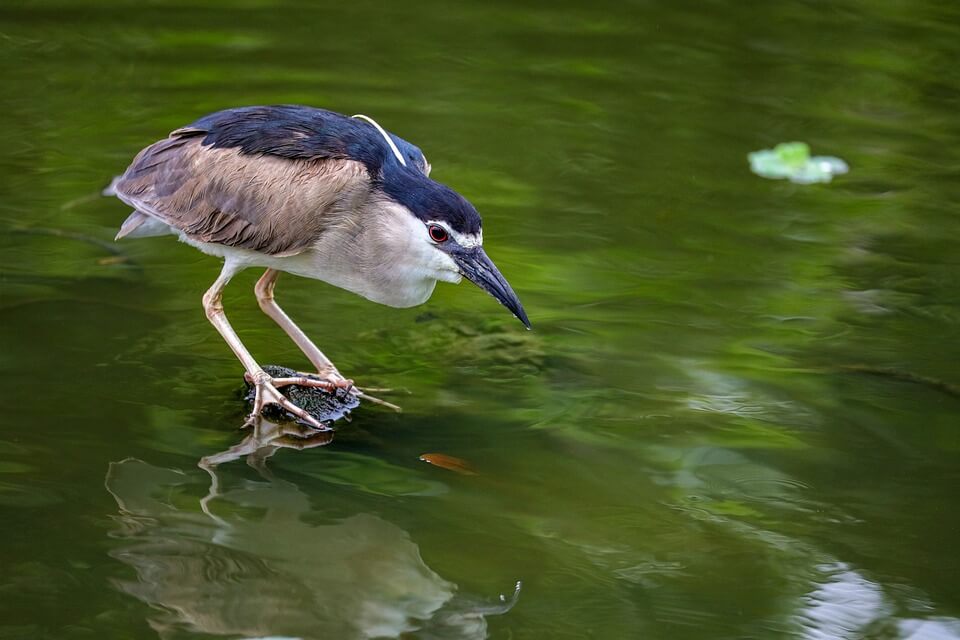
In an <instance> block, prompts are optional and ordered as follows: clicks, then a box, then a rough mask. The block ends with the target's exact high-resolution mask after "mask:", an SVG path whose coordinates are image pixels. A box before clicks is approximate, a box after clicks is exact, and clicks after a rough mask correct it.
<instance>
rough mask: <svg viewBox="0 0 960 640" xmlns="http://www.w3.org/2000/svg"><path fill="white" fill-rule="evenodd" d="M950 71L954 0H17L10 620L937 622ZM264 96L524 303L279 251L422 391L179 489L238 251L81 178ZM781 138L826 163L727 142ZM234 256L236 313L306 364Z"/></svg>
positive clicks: (0, 435)
mask: <svg viewBox="0 0 960 640" xmlns="http://www.w3.org/2000/svg"><path fill="white" fill-rule="evenodd" d="M958 59H960V5H957V3H956V2H950V1H934V0H909V1H908V0H899V1H896V0H877V1H869V2H868V1H866V0H861V1H853V0H840V1H838V2H831V3H824V2H777V3H773V2H770V3H746V2H732V1H730V2H720V1H706V2H704V1H698V2H692V1H689V2H688V1H680V2H608V1H606V0H600V1H596V2H592V3H573V2H563V1H561V2H551V3H546V2H543V3H537V2H527V3H513V2H462V3H446V2H423V3H377V2H370V1H368V0H357V1H354V2H346V3H332V2H315V3H314V2H282V1H271V0H248V1H238V2H220V1H214V0H207V1H204V2H186V1H184V2H160V1H153V2H143V1H136V2H134V1H128V2H127V1H115V2H107V1H96V2H95V1H90V0H62V1H61V2H54V1H42V2H20V1H17V0H5V1H4V2H3V3H2V4H0V80H2V87H3V88H2V91H0V148H2V149H3V151H2V153H0V338H2V344H0V376H2V385H3V386H2V392H0V397H2V399H3V401H4V405H5V406H4V411H3V414H2V416H0V523H2V524H0V638H31V639H34V638H57V639H72V638H151V637H162V638H214V637H229V638H259V637H267V636H285V637H296V638H304V639H307V638H344V639H349V638H366V637H399V636H402V637H407V638H482V637H486V636H489V637H492V638H515V639H518V640H519V639H521V638H665V639H671V640H678V639H698V638H704V639H706V638H710V639H713V638H738V639H741V638H883V639H889V638H914V639H915V640H924V639H931V638H937V639H939V638H960V588H958V582H957V576H958V575H960V551H958V549H957V540H958V539H960V515H958V512H957V509H956V497H957V487H958V486H960V420H958V418H960V398H958V390H957V386H956V385H960V365H958V356H960V347H958V344H960V329H958V328H960V306H958V302H960V286H958V285H960V250H958V240H957V239H958V237H960V218H958V202H960V179H958V178H960V151H958V150H960V126H958V119H957V117H958V116H957V114H958V111H960V98H958V96H960V66H958V65H957V60H958ZM275 103H302V104H308V105H313V106H321V107H325V108H329V109H333V110H336V111H341V112H345V113H347V114H352V113H366V114H368V115H371V116H373V117H375V118H377V120H378V121H379V122H380V123H381V124H382V125H383V126H385V127H386V128H388V129H390V130H391V131H393V132H395V133H397V134H398V135H400V136H402V137H404V138H406V139H408V140H410V141H412V142H414V143H416V144H418V145H419V146H420V147H421V148H422V149H423V150H424V152H425V154H426V156H427V158H428V159H429V160H430V162H431V163H432V164H433V168H434V172H433V176H432V177H434V178H435V179H437V180H439V181H441V182H443V183H445V184H448V185H450V186H452V187H453V188H455V189H456V190H458V191H459V192H460V193H462V194H463V195H465V196H466V197H467V198H468V199H470V200H471V201H472V202H473V203H474V204H475V205H476V206H477V207H478V209H479V210H480V212H481V213H482V215H483V216H484V236H485V240H486V246H487V250H488V252H489V253H490V255H491V256H492V257H493V258H494V260H496V261H497V263H498V265H499V266H500V268H501V270H502V271H503V272H504V274H505V275H506V276H507V278H508V279H509V280H510V282H511V283H512V284H513V286H514V288H515V289H516V291H517V292H518V294H519V295H520V297H521V299H522V300H523V302H524V305H525V306H526V309H527V311H528V313H529V315H530V318H531V320H532V322H533V325H534V331H532V332H526V331H524V330H523V328H522V327H521V325H520V323H518V322H516V320H514V319H513V318H511V317H509V314H508V313H506V312H505V311H504V310H503V309H502V308H501V307H499V306H498V305H497V304H496V303H495V302H494V301H492V300H491V299H489V298H488V297H487V296H485V295H484V294H483V293H482V292H481V291H479V290H478V289H476V288H475V287H472V286H470V285H462V286H459V287H452V286H449V285H440V286H439V287H438V290H437V292H436V294H435V295H434V297H433V298H432V299H431V300H430V302H429V303H427V304H426V305H425V306H423V307H420V308H416V309H409V310H394V309H388V308H385V307H380V306H377V305H374V304H372V303H369V302H367V301H365V300H363V299H361V298H359V297H356V296H353V295H351V294H348V293H346V292H343V291H339V290H336V289H333V288H331V287H329V286H327V285H325V284H322V283H320V282H315V281H309V280H303V279H298V278H294V277H284V278H282V279H281V280H280V284H279V286H278V299H279V300H280V302H281V303H282V304H283V305H284V307H285V308H286V309H287V310H288V311H289V312H290V314H291V315H292V316H293V317H294V318H295V319H296V320H297V321H298V322H299V323H300V324H301V326H302V327H304V329H305V330H306V331H307V333H308V334H310V335H311V336H313V337H314V338H315V339H316V340H317V342H318V343H319V345H320V346H321V347H322V348H324V350H325V351H326V352H327V354H328V355H329V356H331V358H332V359H333V360H334V361H335V362H336V363H337V364H338V366H339V367H340V369H341V370H342V371H343V372H344V373H345V374H346V375H348V376H349V377H353V378H355V379H356V380H357V381H358V383H360V384H367V385H370V386H385V387H393V388H396V389H399V390H400V393H397V394H393V395H391V396H389V399H390V400H393V401H395V402H399V403H400V404H402V405H403V407H404V410H405V411H404V412H403V413H402V414H393V413H390V412H388V411H383V410H380V409H378V408H375V407H364V408H361V409H360V410H359V411H357V412H356V413H355V415H354V420H353V422H351V423H349V424H348V423H341V424H340V427H339V432H338V434H337V437H336V440H335V441H334V442H333V443H332V444H330V445H328V446H326V447H323V448H314V449H310V450H305V451H292V450H285V451H281V452H279V453H277V455H276V456H275V457H273V458H271V459H270V460H269V461H268V462H267V463H266V464H267V467H268V471H267V472H265V474H263V475H262V474H261V473H258V472H257V471H256V470H255V469H253V468H251V467H250V466H248V465H246V464H243V462H242V461H236V462H232V463H228V464H223V465H221V466H220V467H219V470H218V471H217V472H216V474H215V477H216V481H217V482H218V483H219V484H218V487H219V489H218V490H219V494H220V495H218V496H217V497H215V498H214V499H212V500H204V501H203V503H202V504H201V499H203V498H204V496H206V495H208V491H209V490H210V489H209V487H210V483H211V476H210V475H208V474H207V473H206V472H205V471H204V470H202V469H200V468H198V467H197V463H198V461H199V460H200V459H201V458H202V457H204V456H210V455H213V454H216V453H217V452H220V451H223V450H227V449H228V448H230V447H232V446H234V445H236V444H237V443H239V442H240V441H241V440H242V439H243V438H244V436H245V435H246V434H245V433H242V432H240V431H239V430H238V427H239V425H240V423H241V422H242V420H243V415H244V412H245V407H244V405H243V403H242V401H241V400H240V398H239V390H240V388H241V386H242V383H241V374H242V371H241V369H240V366H239V364H238V363H237V362H236V360H235V359H234V358H233V356H232V354H231V353H230V352H229V350H228V349H227V347H226V346H225V345H224V344H223V342H222V341H221V340H220V339H219V337H218V336H217V335H216V333H215V331H214V330H213V329H212V328H211V327H210V326H209V325H208V323H207V321H206V319H205V317H204V315H203V312H202V310H201V307H200V296H201V295H202V293H203V291H204V290H205V289H206V288H207V287H208V286H209V284H210V283H211V282H212V280H213V279H214V277H215V276H216V273H217V270H218V265H217V263H216V261H215V260H214V259H212V258H209V257H206V256H203V255H201V254H200V253H198V252H196V251H195V250H193V249H191V248H190V247H188V246H186V245H183V244H180V243H178V242H176V241H175V240H173V239H172V238H156V239H145V240H135V241H127V242H123V243H119V244H116V245H115V244H113V242H112V238H113V235H114V233H115V232H116V229H117V228H118V226H119V224H120V223H121V222H122V220H123V219H124V217H125V216H126V215H127V213H128V210H127V209H126V208H125V207H123V206H122V205H121V204H120V203H119V202H118V201H116V200H114V199H108V198H101V197H100V196H99V192H100V190H101V189H102V188H103V187H104V186H105V185H106V184H107V183H108V182H109V180H110V179H111V177H112V176H114V175H116V174H118V173H120V172H122V171H123V169H124V168H125V167H126V165H127V163H128V162H129V161H130V159H131V158H132V157H133V155H134V154H135V153H136V152H137V151H138V150H139V149H140V148H142V147H143V146H145V145H147V144H149V143H150V142H152V141H154V140H156V139H158V138H160V137H163V136H165V135H166V133H167V132H168V131H170V130H171V129H174V128H176V127H178V126H181V125H183V124H186V123H188V122H191V121H193V120H194V119H196V118H197V117H199V116H200V115H203V114H205V113H208V112H210V111H214V110H217V109H221V108H225V107H231V106H239V105H248V104H275ZM788 140H803V141H805V142H807V143H809V144H810V145H811V147H812V149H813V152H814V153H818V154H821V153H822V154H827V155H836V156H839V157H841V158H843V159H845V160H846V161H847V162H848V163H849V164H850V166H851V172H850V174H848V175H846V176H841V177H840V178H838V179H837V180H835V181H834V182H833V183H832V184H829V185H811V186H797V185H792V184H790V183H787V182H775V181H768V180H764V179H762V178H759V177H757V176H754V175H752V174H751V173H750V172H749V169H748V166H747V161H746V155H747V153H748V152H750V151H753V150H757V149H761V148H766V147H772V146H773V145H774V144H776V143H778V142H783V141H788ZM257 275H258V274H256V273H254V272H253V271H250V272H248V273H244V274H242V275H241V276H239V277H238V278H237V279H236V280H235V282H234V284H232V286H231V287H230V288H229V289H228V290H227V296H226V300H225V303H226V305H227V311H228V314H229V315H230V318H231V320H232V321H233V323H234V325H235V326H236V327H237V328H238V331H239V333H240V335H241V337H242V339H243V340H244V341H245V342H246V343H247V345H248V346H249V347H250V348H251V350H252V351H253V353H254V354H255V355H256V356H257V357H259V358H260V360H261V361H262V362H264V363H276V364H284V365H287V366H296V367H304V366H305V362H304V360H303V358H302V356H301V355H300V354H299V352H298V351H297V350H296V347H294V345H292V344H291V343H290V342H289V341H288V340H287V339H286V338H285V336H283V334H282V333H281V332H280V331H279V330H278V329H277V328H276V327H275V326H273V325H272V323H271V322H270V321H269V320H268V319H267V318H266V317H265V316H263V315H262V314H261V313H260V312H259V310H258V309H257V306H256V303H255V301H254V298H253V296H252V286H253V282H254V281H255V279H256V277H257ZM423 453H443V454H446V455H450V456H456V457H458V458H462V459H464V460H466V461H467V462H468V463H469V465H470V466H471V467H472V468H473V469H474V470H475V471H476V473H477V474H476V475H460V474H457V473H454V472H452V471H450V470H447V469H443V468H439V467H436V466H430V465H427V464H425V463H424V462H421V461H419V460H418V456H419V455H420V454H423ZM262 455H265V454H261V457H262ZM254 464H256V459H255V460H254ZM204 509H206V513H205V512H204ZM517 580H522V581H523V589H522V591H521V594H520V597H519V601H518V603H517V604H516V606H515V607H514V608H513V609H512V610H511V611H509V612H508V613H506V614H504V615H495V614H499V613H501V609H502V608H503V607H501V606H498V605H499V601H498V599H497V595H498V594H501V593H502V594H510V593H511V592H512V591H513V585H514V582H515V581H517Z"/></svg>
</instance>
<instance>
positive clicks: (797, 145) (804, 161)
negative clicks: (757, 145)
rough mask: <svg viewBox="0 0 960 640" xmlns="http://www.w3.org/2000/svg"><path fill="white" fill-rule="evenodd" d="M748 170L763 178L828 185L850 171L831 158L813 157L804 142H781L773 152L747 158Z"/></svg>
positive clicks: (751, 154)
mask: <svg viewBox="0 0 960 640" xmlns="http://www.w3.org/2000/svg"><path fill="white" fill-rule="evenodd" d="M747 159H748V160H749V161H750V170H751V171H753V172H754V173H755V174H757V175H758V176H760V177H762V178H770V179H773V180H782V179H784V178H786V179H787V180H790V182H795V183H797V184H813V183H815V182H830V181H831V180H833V176H835V175H839V174H842V173H846V172H847V171H849V167H848V166H847V163H846V162H844V161H843V160H841V159H840V158H835V157H833V156H812V157H811V155H810V146H809V145H808V144H807V143H805V142H781V143H780V144H778V145H777V146H776V147H774V148H773V149H763V150H761V151H754V152H752V153H749V154H747Z"/></svg>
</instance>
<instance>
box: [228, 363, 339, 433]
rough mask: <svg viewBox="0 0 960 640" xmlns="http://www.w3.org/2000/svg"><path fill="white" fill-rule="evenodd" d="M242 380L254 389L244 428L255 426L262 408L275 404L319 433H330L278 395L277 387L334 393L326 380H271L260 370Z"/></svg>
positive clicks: (328, 429) (295, 378) (328, 428)
mask: <svg viewBox="0 0 960 640" xmlns="http://www.w3.org/2000/svg"><path fill="white" fill-rule="evenodd" d="M244 378H245V379H246V380H247V382H249V383H250V384H252V385H253V386H254V388H255V389H256V391H255V392H254V394H255V395H254V399H253V410H252V411H251V412H250V415H249V416H247V421H246V422H245V423H244V424H243V426H244V427H247V426H251V425H254V424H256V421H257V418H258V417H259V416H260V414H261V412H262V411H263V408H264V407H265V406H266V405H268V404H276V405H279V406H280V407H281V408H283V409H284V410H285V411H287V412H288V413H290V414H292V415H294V416H296V417H297V418H298V419H300V420H301V421H303V422H304V423H306V424H307V425H309V426H311V427H313V428H314V429H317V430H319V431H330V427H328V426H326V425H324V424H323V423H322V422H320V421H319V420H317V419H316V418H314V417H313V416H312V415H310V414H309V413H307V412H306V411H304V410H303V409H301V408H300V407H298V406H297V405H295V404H293V403H292V402H291V401H290V400H289V399H288V398H287V397H286V396H284V395H283V394H282V393H280V391H279V390H278V387H284V386H287V385H291V384H296V385H301V386H304V387H319V388H322V389H324V390H325V391H328V392H335V391H336V389H337V388H338V387H337V385H336V384H335V383H333V382H330V381H327V380H319V379H316V378H307V377H301V376H294V377H288V378H271V377H270V375H269V374H268V373H267V372H266V371H262V370H261V371H257V372H255V373H253V374H251V373H246V374H245V375H244ZM347 382H349V381H347ZM352 386H353V383H352V382H350V387H352Z"/></svg>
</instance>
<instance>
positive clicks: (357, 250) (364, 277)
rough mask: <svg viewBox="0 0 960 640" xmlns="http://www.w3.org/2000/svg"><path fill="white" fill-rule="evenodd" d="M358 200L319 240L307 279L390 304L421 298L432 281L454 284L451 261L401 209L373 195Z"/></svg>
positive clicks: (426, 296) (455, 277) (400, 304)
mask: <svg viewBox="0 0 960 640" xmlns="http://www.w3.org/2000/svg"><path fill="white" fill-rule="evenodd" d="M358 204H360V203H354V205H355V206H354V208H352V210H351V211H344V212H343V213H342V215H339V216H337V220H336V222H334V223H333V224H332V225H331V227H329V228H328V229H327V230H325V231H324V233H323V234H321V235H320V237H319V238H318V240H317V242H316V243H315V245H314V247H313V251H312V252H311V253H312V258H311V261H312V266H313V269H314V270H315V272H314V275H313V276H312V277H315V278H319V279H320V280H324V281H325V282H329V283H330V284H332V285H335V286H338V287H341V288H344V289H347V290H349V291H352V292H354V293H357V294H359V295H361V296H363V297H365V298H368V299H370V300H373V301H374V302H379V303H381V304H385V305H388V306H391V307H412V306H416V305H418V304H422V303H424V302H426V301H427V300H428V299H429V298H430V295H431V294H432V293H433V289H434V287H435V286H436V283H437V280H444V281H448V282H459V280H460V275H459V273H458V272H457V270H456V265H455V264H454V263H453V261H452V260H451V259H450V258H449V256H447V255H446V254H444V253H443V252H441V251H438V250H437V249H436V248H435V247H434V246H433V245H431V244H430V242H429V240H428V236H427V233H426V229H425V227H424V224H423V223H422V222H421V221H420V220H418V219H416V218H415V217H414V216H413V215H412V214H411V213H410V212H409V211H407V210H406V209H405V208H404V207H402V206H401V205H398V204H396V203H394V202H391V201H390V200H389V199H385V198H378V197H376V196H371V197H370V198H368V199H367V200H366V201H365V202H363V203H362V205H360V206H356V205H358Z"/></svg>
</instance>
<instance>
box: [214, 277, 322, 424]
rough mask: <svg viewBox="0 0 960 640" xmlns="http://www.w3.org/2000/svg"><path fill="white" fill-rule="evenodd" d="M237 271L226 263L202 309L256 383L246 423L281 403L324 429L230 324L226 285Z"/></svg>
mask: <svg viewBox="0 0 960 640" xmlns="http://www.w3.org/2000/svg"><path fill="white" fill-rule="evenodd" d="M237 271H239V269H237V268H236V266H235V265H231V264H230V263H229V262H226V263H224V265H223V270H222V271H221V272H220V276H219V277H218V278H217V279H216V281H215V282H214V283H213V285H212V286H211V287H210V288H209V289H208V290H207V292H206V293H205V294H203V310H204V311H205V312H206V314H207V319H208V320H210V324H212V325H213V326H214V328H216V330H217V331H218V332H220V335H221V336H223V339H224V340H225V341H226V343H227V344H228V345H229V346H230V349H232V350H233V353H234V354H236V356H237V358H238V359H239V360H240V362H241V363H243V367H244V368H245V369H246V370H247V377H248V378H249V380H250V381H251V383H252V384H254V385H255V388H256V392H255V396H254V401H253V411H252V412H251V413H250V416H249V417H248V418H247V424H251V423H252V422H253V421H254V420H255V419H256V417H257V416H258V415H260V412H261V411H263V407H264V405H267V404H278V405H280V406H281V407H283V408H284V409H285V410H286V411H289V412H290V413H292V414H293V415H295V416H296V417H298V418H300V419H301V420H303V421H304V422H306V423H307V424H309V425H310V426H312V427H315V428H317V429H322V428H323V425H322V424H320V422H319V421H318V420H317V419H316V418H314V417H313V416H311V415H310V414H309V413H307V412H306V411H304V410H303V409H301V408H300V407H298V406H297V405H295V404H293V403H292V402H290V401H289V400H288V399H287V398H286V397H285V396H284V395H283V394H282V393H280V392H279V391H277V387H276V386H275V385H274V384H273V379H272V378H271V377H270V375H269V374H267V372H266V371H264V370H263V368H262V367H261V366H260V365H259V364H257V361H256V360H254V359H253V356H252V355H250V352H249V351H248V350H247V348H246V347H245V346H243V343H242V342H240V338H239V337H238V336H237V334H236V332H235V331H234V330H233V327H231V326H230V322H229V321H228V320H227V315H226V313H224V311H223V289H224V287H226V286H227V283H228V282H230V278H232V277H233V275H234V274H235V273H236V272H237Z"/></svg>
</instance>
